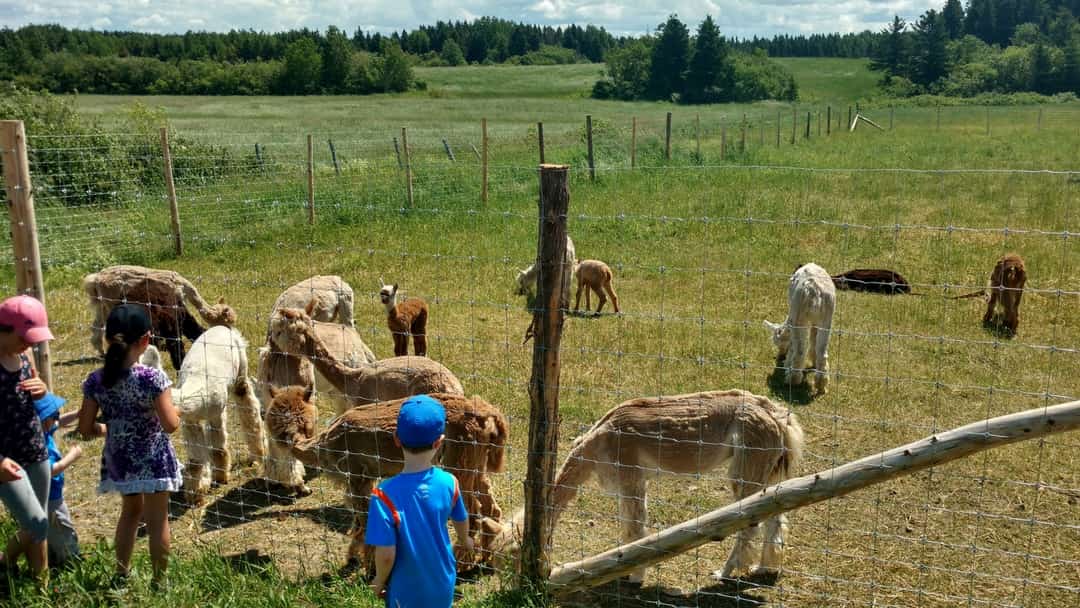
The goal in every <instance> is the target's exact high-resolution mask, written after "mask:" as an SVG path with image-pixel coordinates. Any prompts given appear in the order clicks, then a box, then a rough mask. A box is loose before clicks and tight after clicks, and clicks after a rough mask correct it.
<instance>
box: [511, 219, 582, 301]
mask: <svg viewBox="0 0 1080 608" xmlns="http://www.w3.org/2000/svg"><path fill="white" fill-rule="evenodd" d="M563 263H564V264H565V265H566V270H567V272H566V273H565V274H564V275H563V293H564V294H566V297H567V299H568V300H569V298H570V278H571V276H572V275H573V274H574V267H575V266H577V253H576V252H575V251H574V241H573V240H572V239H571V238H570V235H569V234H568V235H566V256H564V257H563ZM539 274H540V267H539V266H537V265H536V264H535V263H533V264H532V265H531V266H529V267H528V268H526V269H525V270H521V271H518V275H517V291H515V292H514V293H515V295H519V296H528V295H530V294H531V293H532V291H533V288H534V287H536V277H537V276H538V275H539Z"/></svg>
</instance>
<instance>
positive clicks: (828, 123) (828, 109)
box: [825, 106, 832, 135]
mask: <svg viewBox="0 0 1080 608" xmlns="http://www.w3.org/2000/svg"><path fill="white" fill-rule="evenodd" d="M825 135H832V106H825Z"/></svg>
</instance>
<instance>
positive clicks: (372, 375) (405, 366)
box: [270, 308, 465, 406]
mask: <svg viewBox="0 0 1080 608" xmlns="http://www.w3.org/2000/svg"><path fill="white" fill-rule="evenodd" d="M270 326H271V334H272V336H273V341H274V344H277V345H278V346H280V347H281V349H282V351H284V352H286V353H289V354H292V355H297V356H301V357H306V358H307V359H309V360H311V362H312V363H313V364H314V365H315V369H316V370H317V371H318V372H319V373H320V374H322V375H323V377H325V378H326V380H327V381H328V382H329V383H330V384H332V385H333V386H334V388H336V389H337V390H338V392H340V393H341V394H342V395H343V396H344V399H346V400H347V401H348V402H349V403H350V404H351V405H353V406H356V405H367V404H370V403H377V402H382V401H390V400H392V399H401V398H403V397H409V396H411V395H421V394H425V393H452V394H455V395H463V394H465V391H464V390H463V389H462V387H461V381H460V380H458V379H457V376H455V375H454V374H453V372H451V371H450V370H448V369H446V367H445V366H443V365H442V364H440V363H438V362H436V361H432V360H431V359H428V358H427V357H408V356H405V357H393V358H391V359H381V360H378V361H375V362H374V363H361V364H359V365H356V366H350V365H347V364H345V363H344V362H343V361H342V360H341V359H340V358H338V357H337V356H336V355H335V354H334V353H333V352H332V351H331V350H330V349H329V348H328V347H327V344H326V342H325V341H323V339H322V338H321V336H320V335H319V333H318V332H316V331H314V330H313V323H312V321H311V318H310V317H308V316H307V313H305V312H304V311H302V310H297V309H295V308H286V309H284V310H279V311H277V312H276V313H274V316H273V318H272V319H271V323H270Z"/></svg>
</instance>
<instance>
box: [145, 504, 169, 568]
mask: <svg viewBox="0 0 1080 608" xmlns="http://www.w3.org/2000/svg"><path fill="white" fill-rule="evenodd" d="M146 527H147V532H148V533H149V540H150V561H151V562H152V563H153V565H154V580H155V581H160V580H161V579H162V578H163V577H164V576H165V570H166V569H167V568H168V567H169V551H170V548H171V545H172V535H171V533H170V530H169V493H168V492H158V493H157V494H147V495H146Z"/></svg>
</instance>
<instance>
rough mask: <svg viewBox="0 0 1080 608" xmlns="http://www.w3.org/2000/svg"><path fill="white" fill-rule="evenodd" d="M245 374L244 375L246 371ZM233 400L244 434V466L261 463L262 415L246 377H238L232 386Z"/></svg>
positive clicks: (264, 446) (263, 441)
mask: <svg viewBox="0 0 1080 608" xmlns="http://www.w3.org/2000/svg"><path fill="white" fill-rule="evenodd" d="M244 371H245V374H246V370H244ZM233 400H234V401H235V402H236V409H237V412H238V413H239V414H240V431H241V432H242V433H243V434H244V443H245V444H247V452H248V453H247V458H246V459H245V461H244V462H245V464H250V463H252V462H261V461H262V459H263V458H264V457H265V456H266V439H265V438H264V437H263V425H262V413H261V409H262V408H261V407H260V405H259V400H258V399H256V398H255V391H254V390H253V387H252V386H251V382H249V381H248V379H247V376H246V375H243V376H240V379H239V380H237V382H236V384H235V385H234V386H233Z"/></svg>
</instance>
